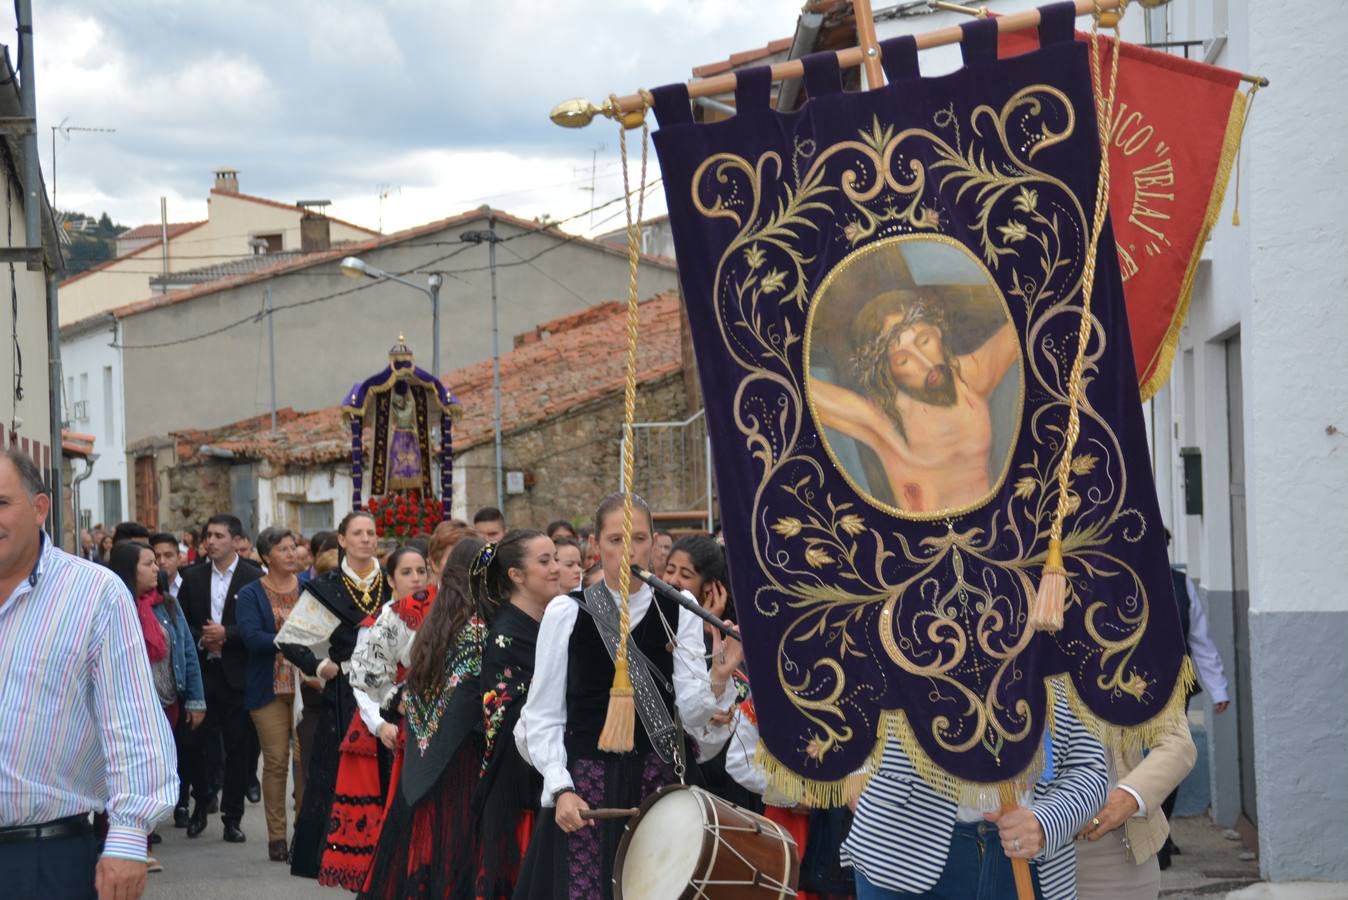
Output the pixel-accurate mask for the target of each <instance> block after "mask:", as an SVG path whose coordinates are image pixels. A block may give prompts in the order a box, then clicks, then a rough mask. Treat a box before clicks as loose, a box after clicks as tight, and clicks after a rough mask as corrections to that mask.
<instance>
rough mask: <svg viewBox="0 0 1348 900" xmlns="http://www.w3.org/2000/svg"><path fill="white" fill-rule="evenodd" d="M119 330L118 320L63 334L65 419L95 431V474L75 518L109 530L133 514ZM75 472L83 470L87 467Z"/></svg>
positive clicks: (79, 428)
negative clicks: (128, 469)
mask: <svg viewBox="0 0 1348 900" xmlns="http://www.w3.org/2000/svg"><path fill="white" fill-rule="evenodd" d="M116 329H117V326H116V323H115V322H114V321H112V320H108V321H106V322H103V323H99V324H98V326H97V327H95V328H89V329H82V330H80V331H78V332H76V333H74V334H70V335H69V336H67V335H66V334H63V335H62V337H61V369H62V377H63V378H64V379H65V383H64V385H62V410H63V416H64V420H65V421H66V422H67V423H68V425H67V427H68V428H69V430H70V431H74V432H80V433H83V434H91V435H93V436H94V452H95V453H96V454H98V459H97V461H95V463H94V465H93V473H92V474H91V475H90V476H89V477H88V478H86V479H84V481H82V482H81V483H80V497H79V509H78V510H77V511H76V518H77V520H78V521H79V523H80V524H81V525H83V524H84V521H85V519H86V518H87V521H88V523H89V524H90V525H96V524H98V523H100V522H101V523H103V524H104V525H106V526H107V527H108V528H111V527H112V526H114V525H116V524H117V523H118V522H119V521H123V520H126V519H129V518H131V514H132V509H131V503H130V497H129V496H128V494H127V491H128V485H129V484H130V483H131V482H130V479H129V478H128V477H127V468H126V429H125V415H126V413H125V410H126V403H125V398H124V397H123V395H122V385H123V379H122V351H120V350H118V349H117V348H115V347H113V346H112V344H113V343H114V341H115V340H116V334H117V331H116ZM76 471H77V474H78V473H82V472H83V471H84V469H83V466H79V467H77V469H76ZM105 485H106V486H107V487H106V488H105ZM114 497H115V498H116V500H115V503H114V502H112V501H113V498H114Z"/></svg>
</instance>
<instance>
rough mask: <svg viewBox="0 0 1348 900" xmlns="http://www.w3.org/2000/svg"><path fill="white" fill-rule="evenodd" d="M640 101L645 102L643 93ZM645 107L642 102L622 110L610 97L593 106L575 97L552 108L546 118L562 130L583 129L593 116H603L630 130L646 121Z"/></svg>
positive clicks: (583, 99)
mask: <svg viewBox="0 0 1348 900" xmlns="http://www.w3.org/2000/svg"><path fill="white" fill-rule="evenodd" d="M640 99H641V100H642V101H644V100H645V94H644V92H643V94H642V96H641V98H640ZM646 106H647V104H646V103H645V102H643V103H642V104H641V105H640V106H638V107H637V108H636V109H630V110H629V109H623V108H622V107H623V104H621V103H614V101H613V98H612V97H610V98H609V99H607V100H605V101H604V102H603V103H602V104H601V105H599V106H595V105H594V104H593V103H591V102H590V101H589V100H586V99H585V98H584V97H575V98H573V99H571V100H563V101H562V102H561V103H558V104H557V105H556V106H554V107H553V108H552V112H550V113H548V118H549V119H551V120H552V121H553V123H554V124H557V125H560V126H562V127H563V128H584V127H585V126H586V125H589V124H590V123H591V122H593V121H594V119H595V116H604V117H605V118H608V119H612V120H614V121H615V122H620V123H621V124H622V126H623V128H627V129H632V128H640V127H641V123H642V122H644V121H646Z"/></svg>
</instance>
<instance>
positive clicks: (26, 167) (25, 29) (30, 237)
mask: <svg viewBox="0 0 1348 900" xmlns="http://www.w3.org/2000/svg"><path fill="white" fill-rule="evenodd" d="M17 6H18V9H17V12H18V20H19V21H18V29H19V41H20V42H21V43H20V46H19V56H20V57H21V58H20V60H19V100H20V102H21V103H22V106H23V116H24V118H25V119H30V120H32V123H33V127H32V128H29V129H28V130H27V132H26V133H25V134H24V136H23V223H24V233H25V237H26V238H27V241H26V243H27V246H29V247H41V246H42V215H41V213H42V204H43V203H45V202H46V198H45V197H44V196H43V195H42V189H41V184H42V169H41V168H40V167H39V163H38V155H37V93H36V90H35V87H36V85H35V84H34V82H33V69H34V66H33V4H32V0H18V4H17ZM41 265H42V261H41V260H39V259H33V258H30V259H29V260H28V269H29V271H36V270H37V269H38V268H40V267H41Z"/></svg>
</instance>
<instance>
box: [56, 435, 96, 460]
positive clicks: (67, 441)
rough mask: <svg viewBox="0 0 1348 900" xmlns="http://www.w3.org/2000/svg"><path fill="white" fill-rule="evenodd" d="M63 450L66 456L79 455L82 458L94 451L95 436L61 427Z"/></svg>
mask: <svg viewBox="0 0 1348 900" xmlns="http://www.w3.org/2000/svg"><path fill="white" fill-rule="evenodd" d="M61 450H62V451H63V452H64V453H65V455H66V456H68V457H70V456H78V457H80V458H81V459H83V458H86V457H88V456H90V455H91V454H92V453H93V452H94V436H93V435H92V434H84V433H82V432H79V431H70V430H69V429H66V428H62V429H61Z"/></svg>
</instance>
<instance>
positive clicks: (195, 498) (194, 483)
mask: <svg viewBox="0 0 1348 900" xmlns="http://www.w3.org/2000/svg"><path fill="white" fill-rule="evenodd" d="M229 468H230V465H229V460H223V459H221V460H211V461H209V462H188V463H179V464H178V465H176V466H173V467H172V468H169V469H167V470H166V471H164V472H162V473H161V474H160V483H161V485H165V486H166V487H167V492H166V497H165V498H164V500H166V502H161V503H160V510H161V516H162V517H163V521H162V524H163V525H164V526H166V528H165V530H167V531H173V532H181V531H182V530H183V529H184V528H200V527H201V526H202V525H203V524H204V523H205V521H206V520H207V519H209V518H210V517H211V516H213V515H215V514H216V513H220V512H231V511H232V510H233V501H232V499H231V497H230V490H229ZM165 508H166V509H165ZM164 512H167V515H166V516H164V515H163V514H164Z"/></svg>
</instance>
